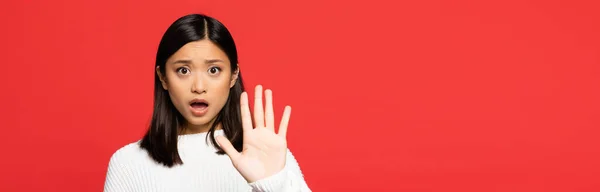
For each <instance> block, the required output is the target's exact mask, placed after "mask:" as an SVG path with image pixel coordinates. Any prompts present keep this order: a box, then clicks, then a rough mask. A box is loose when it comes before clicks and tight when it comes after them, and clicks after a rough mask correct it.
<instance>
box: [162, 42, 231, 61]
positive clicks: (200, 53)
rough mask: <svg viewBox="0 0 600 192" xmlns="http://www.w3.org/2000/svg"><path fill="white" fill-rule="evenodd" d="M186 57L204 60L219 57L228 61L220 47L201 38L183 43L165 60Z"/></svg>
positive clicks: (193, 59)
mask: <svg viewBox="0 0 600 192" xmlns="http://www.w3.org/2000/svg"><path fill="white" fill-rule="evenodd" d="M179 59H186V60H192V61H204V60H212V59H220V60H223V61H225V62H227V63H229V58H227V55H226V54H225V52H223V50H221V48H219V47H218V46H217V45H216V44H214V43H213V42H211V41H209V40H206V39H203V40H199V41H192V42H189V43H187V44H185V45H184V46H183V47H181V48H180V49H179V50H177V52H175V53H174V54H173V55H172V56H171V57H170V58H169V59H168V61H167V62H171V61H175V60H179Z"/></svg>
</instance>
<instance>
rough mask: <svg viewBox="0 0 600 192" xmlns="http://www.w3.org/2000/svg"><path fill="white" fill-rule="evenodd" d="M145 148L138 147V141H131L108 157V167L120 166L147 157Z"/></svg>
mask: <svg viewBox="0 0 600 192" xmlns="http://www.w3.org/2000/svg"><path fill="white" fill-rule="evenodd" d="M148 158H149V157H148V153H147V152H146V150H144V149H142V148H141V147H140V141H136V142H132V143H129V144H126V145H124V146H122V147H121V148H119V149H117V150H116V151H115V152H114V153H113V154H112V155H111V157H110V161H109V166H110V167H115V166H116V167H121V166H123V165H127V164H130V163H136V162H139V161H143V160H145V159H148Z"/></svg>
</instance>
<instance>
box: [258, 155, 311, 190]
mask: <svg viewBox="0 0 600 192" xmlns="http://www.w3.org/2000/svg"><path fill="white" fill-rule="evenodd" d="M250 186H251V187H252V191H253V192H311V190H310V188H309V187H308V185H307V184H306V181H305V180H304V176H303V174H302V171H301V170H300V166H299V165H298V161H296V158H295V157H294V155H292V152H291V151H290V150H289V149H288V151H287V155H286V161H285V167H284V168H283V169H282V170H281V171H280V172H278V173H276V174H275V175H271V176H270V177H267V178H264V179H261V180H258V181H255V182H253V183H250Z"/></svg>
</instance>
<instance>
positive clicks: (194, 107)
mask: <svg viewBox="0 0 600 192" xmlns="http://www.w3.org/2000/svg"><path fill="white" fill-rule="evenodd" d="M190 110H191V111H192V114H193V115H195V116H202V115H204V114H206V112H207V111H208V102H207V101H206V100H204V99H194V100H192V101H190Z"/></svg>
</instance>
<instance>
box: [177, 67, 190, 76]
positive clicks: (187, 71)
mask: <svg viewBox="0 0 600 192" xmlns="http://www.w3.org/2000/svg"><path fill="white" fill-rule="evenodd" d="M190 72H191V71H190V69H188V68H185V67H180V68H177V73H179V74H182V75H189V74H190Z"/></svg>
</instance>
